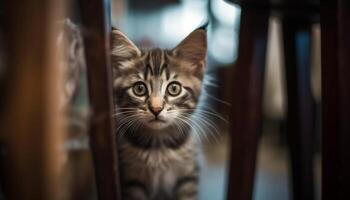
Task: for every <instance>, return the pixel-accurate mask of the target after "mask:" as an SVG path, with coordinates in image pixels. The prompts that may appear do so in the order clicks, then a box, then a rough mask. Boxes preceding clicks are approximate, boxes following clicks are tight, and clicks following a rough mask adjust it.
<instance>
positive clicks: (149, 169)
mask: <svg viewBox="0 0 350 200" xmlns="http://www.w3.org/2000/svg"><path fill="white" fill-rule="evenodd" d="M206 51H207V41H206V31H205V29H204V28H199V29H197V30H195V31H193V32H192V33H190V34H189V35H188V36H187V37H186V38H185V39H184V40H183V41H182V42H181V43H180V44H179V45H178V46H177V47H175V48H174V49H172V50H162V49H150V50H141V49H139V48H138V47H136V46H135V45H134V44H133V43H132V42H131V41H130V40H129V39H128V38H127V36H125V35H124V34H123V33H121V32H120V31H119V30H113V31H112V66H113V70H114V74H115V76H114V81H113V87H114V91H115V92H114V93H115V104H116V113H117V114H116V115H117V125H118V128H117V130H118V136H119V137H118V143H119V155H120V160H121V181H122V184H121V185H122V192H123V194H122V196H123V199H124V200H182V199H188V200H191V199H197V193H198V175H199V172H198V166H197V162H196V143H195V141H194V138H193V137H194V136H193V135H192V134H191V123H192V120H190V118H191V116H192V115H193V113H194V111H195V109H196V106H197V104H198V100H199V96H200V93H201V85H202V79H203V76H204V70H205V57H206Z"/></svg>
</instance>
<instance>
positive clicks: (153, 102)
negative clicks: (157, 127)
mask: <svg viewBox="0 0 350 200" xmlns="http://www.w3.org/2000/svg"><path fill="white" fill-rule="evenodd" d="M149 109H150V111H151V112H152V113H153V114H154V115H155V116H158V114H159V113H160V112H162V110H163V100H162V99H161V98H159V97H151V98H150V104H149Z"/></svg>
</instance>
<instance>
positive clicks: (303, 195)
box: [282, 18, 314, 200]
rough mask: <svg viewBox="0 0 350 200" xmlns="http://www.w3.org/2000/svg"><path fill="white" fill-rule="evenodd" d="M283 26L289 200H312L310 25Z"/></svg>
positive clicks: (291, 21)
mask: <svg viewBox="0 0 350 200" xmlns="http://www.w3.org/2000/svg"><path fill="white" fill-rule="evenodd" d="M305 23H306V24H305ZM282 26H283V28H282V29H283V43H284V57H285V69H286V80H287V102H288V107H287V110H288V112H287V143H288V146H289V155H290V159H291V161H290V162H291V165H290V168H291V169H290V171H291V179H292V199H295V200H312V199H314V180H313V178H314V170H313V151H314V142H313V141H314V138H313V130H314V129H313V125H314V121H313V119H314V117H313V105H314V104H313V98H312V95H311V82H310V78H311V77H310V47H311V25H310V24H309V23H308V22H307V21H306V22H305V20H300V19H295V18H284V19H283V20H282Z"/></svg>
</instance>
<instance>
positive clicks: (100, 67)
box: [79, 0, 121, 200]
mask: <svg viewBox="0 0 350 200" xmlns="http://www.w3.org/2000/svg"><path fill="white" fill-rule="evenodd" d="M79 5H80V13H81V20H82V27H83V37H84V47H85V57H86V66H87V73H88V87H89V99H90V104H91V114H92V116H91V117H92V118H91V121H90V131H89V132H90V133H89V134H90V145H91V148H92V151H93V160H94V167H95V176H96V185H97V192H98V198H99V199H100V200H118V199H121V198H120V189H119V174H118V173H119V172H118V158H117V147H116V139H115V131H114V128H115V127H114V118H113V116H114V115H113V114H114V113H113V112H114V106H113V100H112V73H111V66H110V64H111V63H110V62H111V61H110V42H109V41H110V40H109V39H110V33H111V31H112V28H111V25H110V20H111V19H110V2H109V1H108V0H79Z"/></svg>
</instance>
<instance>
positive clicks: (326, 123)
mask: <svg viewBox="0 0 350 200" xmlns="http://www.w3.org/2000/svg"><path fill="white" fill-rule="evenodd" d="M349 10H350V2H349V1H346V0H337V1H334V0H324V1H321V41H322V44H321V46H322V47H321V48H322V128H323V130H322V131H323V136H322V156H323V157H322V199H323V200H342V199H349V197H350V190H349V188H350V181H349V180H350V170H349V169H350V150H349V147H350V37H349V35H350V12H349Z"/></svg>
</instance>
